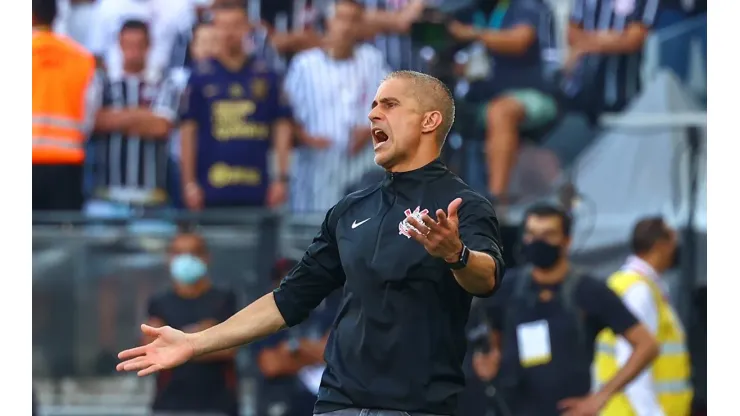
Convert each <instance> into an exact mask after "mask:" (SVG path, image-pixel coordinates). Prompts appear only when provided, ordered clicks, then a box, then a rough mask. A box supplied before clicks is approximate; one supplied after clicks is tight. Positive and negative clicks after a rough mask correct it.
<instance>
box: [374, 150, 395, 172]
mask: <svg viewBox="0 0 740 416" xmlns="http://www.w3.org/2000/svg"><path fill="white" fill-rule="evenodd" d="M392 161H393V158H392V157H391V155H390V154H389V153H387V152H384V151H382V150H381V151H379V152H375V164H376V165H378V166H380V167H381V168H385V169H388V168H389V167H390V165H391V164H392V163H391V162H392Z"/></svg>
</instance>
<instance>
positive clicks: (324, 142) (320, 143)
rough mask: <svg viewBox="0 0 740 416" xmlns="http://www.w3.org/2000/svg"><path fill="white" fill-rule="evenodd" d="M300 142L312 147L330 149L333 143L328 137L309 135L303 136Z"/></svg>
mask: <svg viewBox="0 0 740 416" xmlns="http://www.w3.org/2000/svg"><path fill="white" fill-rule="evenodd" d="M299 143H300V144H302V145H304V146H306V147H310V148H312V149H328V148H330V147H331V145H332V141H331V140H329V139H327V138H326V137H321V136H308V135H306V136H304V137H301V138H300V139H299Z"/></svg>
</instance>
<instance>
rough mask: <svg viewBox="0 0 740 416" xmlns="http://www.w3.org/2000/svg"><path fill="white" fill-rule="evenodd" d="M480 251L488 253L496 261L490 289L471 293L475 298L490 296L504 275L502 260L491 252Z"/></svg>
mask: <svg viewBox="0 0 740 416" xmlns="http://www.w3.org/2000/svg"><path fill="white" fill-rule="evenodd" d="M476 251H478V250H476ZM481 253H486V254H488V255H489V256H491V258H492V259H493V262H494V263H496V273H495V276H494V277H493V279H494V282H495V283H494V285H493V289H491V290H490V291H489V292H486V293H479V294H472V295H473V296H475V297H476V298H490V297H491V296H493V294H494V293H496V292H497V291H498V290H499V288H500V287H501V281H502V280H503V277H504V261H503V260H501V259H499V258H497V256H496V254H494V253H491V252H489V251H481Z"/></svg>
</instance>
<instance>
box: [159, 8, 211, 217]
mask: <svg viewBox="0 0 740 416" xmlns="http://www.w3.org/2000/svg"><path fill="white" fill-rule="evenodd" d="M217 50H218V38H217V37H216V30H215V29H214V27H213V25H212V24H210V23H199V24H197V25H196V26H195V28H193V39H192V42H191V43H190V44H189V51H188V52H189V59H188V61H189V62H192V61H194V62H200V61H204V60H206V59H211V58H213V57H214V56H216V51H217ZM190 73H191V69H190V68H189V67H187V66H183V67H179V68H173V69H172V70H171V71H170V72H169V74H168V76H167V78H166V79H165V80H164V83H165V84H167V83H169V84H170V85H171V87H172V88H176V89H177V90H178V91H180V92H181V93H182V92H184V91H185V88H186V87H187V84H188V79H190ZM180 177H181V173H180V129H179V128H178V129H176V130H174V131H173V133H172V136H171V140H170V161H169V170H168V178H167V179H168V191H169V194H170V197H171V200H172V201H173V205H174V206H175V207H177V208H182V207H183V204H182V198H181V197H180V195H181V193H182V186H181V182H180Z"/></svg>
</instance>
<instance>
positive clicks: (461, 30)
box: [447, 20, 478, 42]
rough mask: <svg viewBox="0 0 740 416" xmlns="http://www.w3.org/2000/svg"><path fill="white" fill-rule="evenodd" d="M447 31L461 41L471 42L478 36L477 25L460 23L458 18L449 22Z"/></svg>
mask: <svg viewBox="0 0 740 416" xmlns="http://www.w3.org/2000/svg"><path fill="white" fill-rule="evenodd" d="M447 31H448V32H449V33H450V35H451V36H452V37H453V38H455V40H457V41H460V42H471V41H473V40H475V38H476V37H477V36H478V33H477V31H476V29H475V27H473V26H470V25H466V24H463V23H460V22H458V21H456V20H453V21H451V22H450V23H448V24H447Z"/></svg>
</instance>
